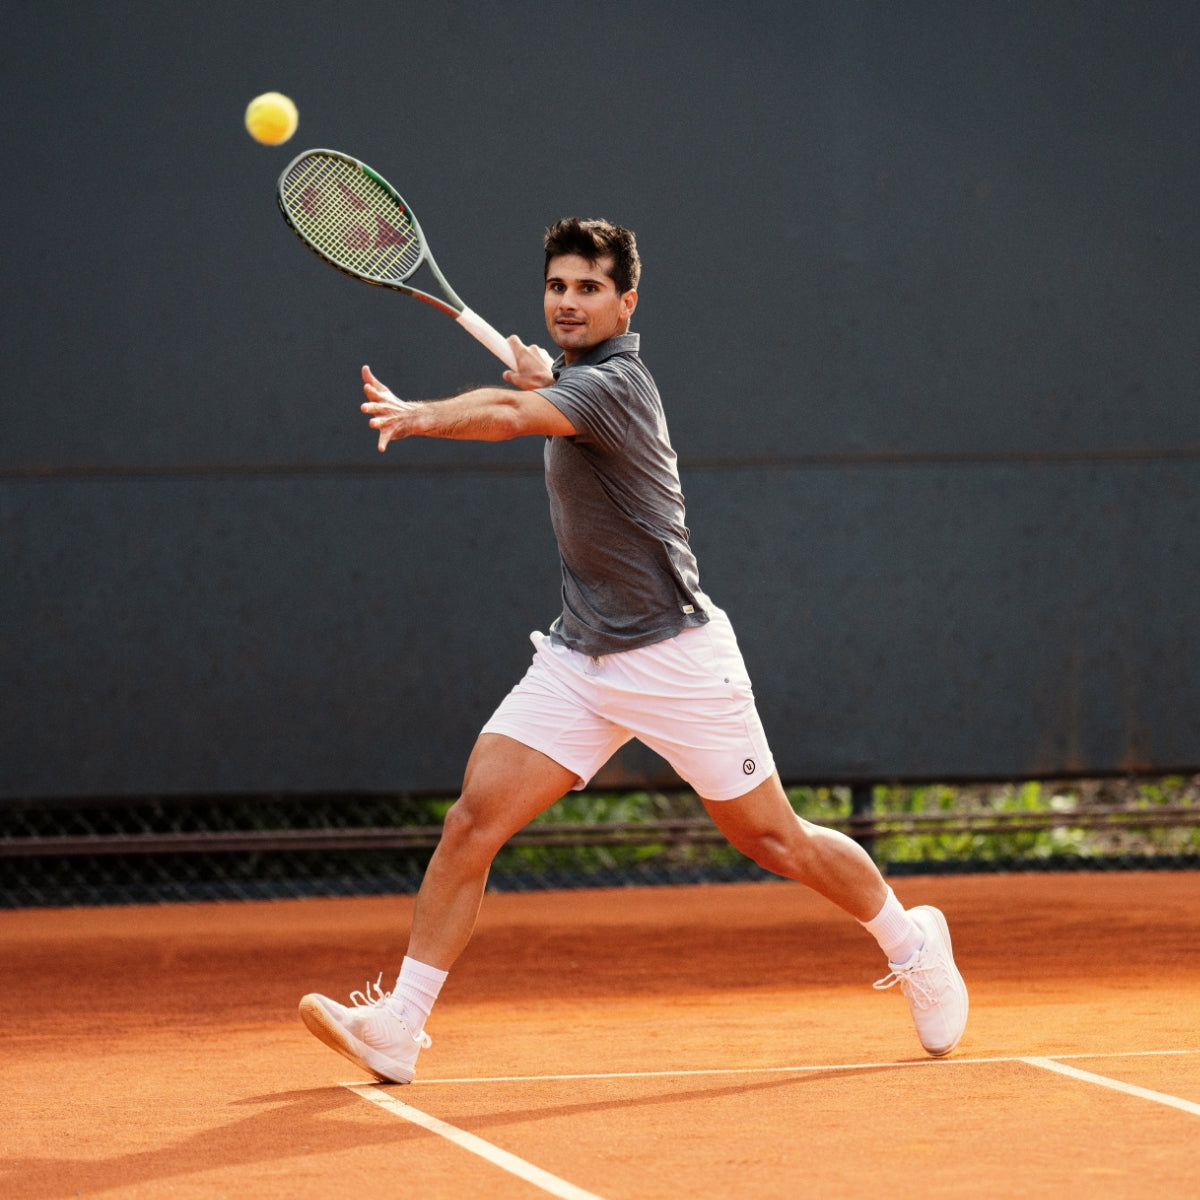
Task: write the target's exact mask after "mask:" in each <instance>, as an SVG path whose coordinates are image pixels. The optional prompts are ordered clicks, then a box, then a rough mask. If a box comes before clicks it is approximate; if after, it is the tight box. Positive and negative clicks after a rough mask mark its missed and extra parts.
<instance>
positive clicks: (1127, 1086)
mask: <svg viewBox="0 0 1200 1200" xmlns="http://www.w3.org/2000/svg"><path fill="white" fill-rule="evenodd" d="M1021 1062H1025V1063H1028V1064H1029V1065H1030V1066H1031V1067H1041V1068H1042V1069H1043V1070H1045V1071H1057V1072H1058V1073H1059V1074H1060V1075H1066V1076H1068V1077H1069V1078H1071V1079H1082V1080H1083V1081H1084V1083H1094V1084H1097V1085H1098V1086H1100V1087H1106V1088H1112V1090H1113V1091H1114V1092H1124V1093H1125V1094H1126V1095H1128V1096H1136V1097H1137V1098H1138V1099H1139V1100H1153V1101H1154V1102H1155V1103H1156V1104H1167V1105H1170V1107H1171V1108H1179V1109H1182V1110H1183V1111H1184V1112H1185V1113H1191V1114H1192V1116H1194V1117H1200V1104H1196V1103H1195V1102H1194V1101H1192V1100H1182V1099H1180V1098H1179V1097H1178V1096H1170V1095H1168V1094H1167V1093H1166V1092H1152V1091H1151V1090H1150V1089H1149V1088H1144V1087H1138V1086H1137V1084H1134V1083H1122V1082H1121V1081H1120V1080H1119V1079H1110V1078H1109V1077H1108V1076H1107V1075H1093V1074H1092V1072H1091V1071H1081V1070H1079V1068H1078V1067H1068V1066H1067V1065H1066V1064H1065V1063H1060V1062H1055V1061H1054V1059H1052V1058H1023V1059H1021Z"/></svg>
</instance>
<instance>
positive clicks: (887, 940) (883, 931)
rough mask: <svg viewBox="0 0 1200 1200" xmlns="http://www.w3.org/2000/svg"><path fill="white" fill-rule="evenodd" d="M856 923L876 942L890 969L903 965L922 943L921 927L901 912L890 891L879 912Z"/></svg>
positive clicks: (901, 906) (900, 905)
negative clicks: (890, 965) (889, 964)
mask: <svg viewBox="0 0 1200 1200" xmlns="http://www.w3.org/2000/svg"><path fill="white" fill-rule="evenodd" d="M859 924H860V925H861V926H862V927H863V928H864V929H865V930H866V931H867V932H868V933H869V934H870V935H871V936H872V937H873V938H874V939H875V940H876V941H877V942H878V943H879V948H880V949H881V950H882V951H883V952H884V954H886V955H887V956H888V962H890V963H891V964H892V965H893V966H897V967H899V966H903V965H904V964H905V963H906V962H908V960H909V959H910V958H912V956H913V955H914V954H916V952H917V951H918V950H920V948H921V947H922V946H923V945H924V944H925V935H924V933H922V932H921V927H920V926H919V925H918V924H917V923H916V921H914V920H913V919H912V917H910V916H909V915H908V913H907V912H905V911H904V905H903V904H901V903H900V901H899V900H897V899H896V893H895V892H893V891H892V889H891V888H888V893H887V899H886V900H885V901H884V902H883V907H882V908H881V909H880V910H879V912H878V913H877V914H876V915H875V916H874V917H872V918H871V920H869V921H860V922H859Z"/></svg>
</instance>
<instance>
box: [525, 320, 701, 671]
mask: <svg viewBox="0 0 1200 1200" xmlns="http://www.w3.org/2000/svg"><path fill="white" fill-rule="evenodd" d="M639 343H640V337H639V335H638V334H636V333H625V334H619V335H618V336H616V337H613V338H610V339H609V340H608V341H606V342H602V343H601V344H600V345H599V346H594V347H593V348H592V349H591V350H589V351H588V352H587V353H586V354H584V355H583V356H581V357H580V358H577V359H576V360H575V361H574V362H573V363H572V364H571V365H570V366H564V365H563V360H562V357H561V356H560V357H559V358H558V360H557V361H556V362H555V363H554V374H555V379H556V382H555V383H554V384H553V385H552V386H550V387H546V388H539V389H538V392H539V395H542V396H545V397H546V399H547V400H549V401H550V403H551V404H553V405H554V407H555V408H557V409H558V410H559V411H560V412H561V413H563V414H564V415H565V416H567V417H568V418H569V419H570V421H571V423H572V424H573V425H574V426H575V429H576V434H575V436H574V437H551V438H547V439H546V453H545V458H546V489H547V491H548V492H549V493H550V519H551V522H552V523H553V525H554V535H555V537H556V538H557V539H558V552H559V558H560V560H561V563H562V581H563V584H562V595H563V611H562V614H561V615H560V616H559V617H558V618H557V620H555V622H554V624H553V625H552V626H551V627H550V634H551V636H552V637H553V638H554V639H555V640H556V641H559V642H562V643H564V644H565V645H567V646H570V647H571V648H572V649H574V650H579V651H581V652H582V653H584V654H590V655H595V656H599V655H602V654H612V653H614V652H616V651H619V650H633V649H636V648H637V647H639V646H648V645H650V644H652V643H654V642H659V641H663V640H665V639H666V638H669V637H674V636H675V634H677V633H678V632H679V631H680V630H681V629H685V628H687V627H688V626H691V625H701V624H703V623H704V622H705V621H707V620H708V616H707V614H705V613H704V611H703V609H702V605H701V600H700V599H699V598H698V596H699V589H700V577H699V571H698V569H697V566H696V559H695V556H694V555H693V554H692V551H691V548H690V547H689V545H688V531H687V527H686V526H685V524H684V520H685V515H684V505H683V493H682V491H681V490H680V486H679V472H678V468H677V465H676V459H675V451H674V450H673V449H672V448H671V442H670V438H669V436H668V434H667V422H666V417H665V415H664V414H663V406H662V400H661V399H660V398H659V394H658V388H657V387H656V386H655V384H654V380H653V379H652V378H651V376H650V372H649V371H647V370H646V367H645V365H644V364H643V363H642V360H641V358H640V357H639V355H638V347H639Z"/></svg>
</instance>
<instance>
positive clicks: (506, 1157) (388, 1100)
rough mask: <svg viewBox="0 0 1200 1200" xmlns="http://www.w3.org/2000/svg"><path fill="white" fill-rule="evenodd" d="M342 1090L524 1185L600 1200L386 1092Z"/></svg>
mask: <svg viewBox="0 0 1200 1200" xmlns="http://www.w3.org/2000/svg"><path fill="white" fill-rule="evenodd" d="M342 1087H344V1088H347V1089H348V1090H349V1091H352V1092H353V1093H354V1094H355V1095H356V1096H361V1097H362V1098H363V1099H364V1100H369V1101H370V1102H371V1103H372V1104H378V1105H379V1107H380V1108H386V1109H387V1110H388V1112H390V1113H394V1114H395V1115H396V1116H398V1117H402V1118H403V1119H404V1120H405V1121H411V1122H412V1124H414V1125H419V1126H420V1127H421V1128H422V1129H427V1130H429V1132H430V1133H436V1134H437V1135H438V1137H444V1138H445V1139H446V1140H447V1141H449V1142H453V1143H454V1144H455V1145H456V1146H461V1147H462V1148H463V1149H464V1150H468V1151H470V1152H471V1153H472V1154H477V1155H479V1157H480V1158H482V1159H485V1160H486V1161H487V1162H490V1163H491V1164H492V1165H493V1166H497V1167H499V1168H500V1169H501V1170H504V1171H508V1172H509V1173H510V1174H512V1175H516V1176H517V1178H518V1179H524V1180H525V1182H526V1183H532V1184H533V1185H534V1187H539V1188H541V1189H542V1191H544V1192H548V1193H549V1194H550V1195H551V1196H558V1197H560V1198H561V1200H601V1197H600V1196H597V1195H596V1194H595V1192H585V1191H584V1190H583V1188H581V1187H576V1186H575V1185H574V1184H573V1183H568V1182H567V1181H566V1180H565V1179H560V1178H559V1177H558V1176H557V1175H551V1174H550V1172H549V1171H543V1170H542V1168H541V1167H535V1166H534V1165H533V1163H530V1162H526V1161H525V1160H524V1159H523V1158H518V1157H517V1156H516V1155H515V1154H509V1152H508V1151H507V1150H501V1149H500V1147H499V1146H493V1145H492V1143H491V1142H485V1141H484V1140H483V1138H481V1137H476V1136H475V1134H473V1133H468V1132H467V1131H466V1130H465V1129H459V1128H458V1127H457V1126H456V1125H448V1124H447V1123H446V1122H445V1121H439V1120H438V1118H437V1117H431V1116H430V1115H429V1114H428V1113H424V1112H422V1111H421V1110H420V1109H419V1108H413V1106H412V1105H411V1104H405V1103H404V1102H403V1101H401V1100H397V1099H396V1098H395V1096H390V1095H388V1093H387V1092H384V1091H380V1090H379V1089H378V1088H376V1087H373V1086H372V1085H371V1084H369V1083H343V1084H342Z"/></svg>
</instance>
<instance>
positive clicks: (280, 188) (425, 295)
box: [275, 148, 516, 370]
mask: <svg viewBox="0 0 1200 1200" xmlns="http://www.w3.org/2000/svg"><path fill="white" fill-rule="evenodd" d="M314 158H333V159H338V160H340V161H341V162H344V163H346V164H347V165H349V166H351V167H353V168H354V169H355V170H357V171H358V172H359V173H360V174H362V175H364V176H365V177H366V178H367V179H369V180H371V182H373V183H375V184H377V185H378V186H379V187H381V188H382V189H383V190H384V192H386V193H387V195H388V196H389V197H390V198H391V200H392V201H393V202H394V203H395V204H396V205H397V206H398V207H399V208H400V210H401V211H402V212H403V214H404V218H405V221H406V222H407V224H408V225H410V226H411V227H412V231H413V233H415V234H416V238H417V242H418V244H419V245H420V250H421V252H420V254H419V255H418V257H417V260H416V262H415V263H413V265H412V266H411V267H410V268H409V269H408V270H407V271H405V272H404V273H403V274H401V275H394V276H387V277H384V276H380V275H370V274H368V273H366V272H365V271H359V270H357V269H356V268H354V267H352V266H349V265H348V264H346V263H344V262H339V261H338V260H337V259H336V258H335V257H333V255H331V254H330V253H328V252H327V251H326V250H324V249H322V247H321V246H319V245H318V244H317V243H316V242H314V241H313V240H312V239H311V238H310V237H309V236H308V235H307V234H306V233H304V231H303V230H302V229H301V228H300V226H299V225H298V224H297V223H296V221H295V220H293V219H292V214H291V212H290V211H289V208H288V203H287V201H286V200H285V198H284V184H285V181H286V180H287V179H288V177H289V176H290V175H291V174H292V173H293V171H294V170H295V169H296V168H297V167H298V166H299V165H300V164H301V163H302V162H303V161H304V160H305V159H314ZM275 199H276V201H277V202H278V204H279V211H280V212H281V213H282V214H283V219H284V220H285V221H286V222H287V224H288V227H289V228H290V229H291V230H292V232H293V233H294V234H295V235H296V236H297V237H298V238H299V239H300V240H301V241H302V242H303V243H304V244H305V245H306V246H307V247H308V248H309V249H310V250H311V251H312V252H313V253H314V254H315V255H317V257H318V258H321V259H323V260H324V261H325V262H327V263H328V264H329V265H330V266H331V267H333V268H335V269H336V270H338V271H341V272H342V274H343V275H349V276H350V277H351V278H352V279H360V280H362V282H363V283H369V284H372V285H373V286H375V287H383V288H390V289H391V290H392V291H395V292H402V293H403V294H404V295H406V296H411V297H412V298H413V299H414V300H420V301H422V302H423V303H425V304H429V305H432V307H434V308H436V309H437V310H438V311H439V312H443V313H445V314H446V315H447V316H451V317H453V318H454V319H455V320H456V321H457V322H458V323H459V324H460V325H461V326H462V327H463V328H464V329H465V330H467V332H468V333H470V334H471V335H472V336H473V337H475V338H477V339H478V340H479V341H480V342H482V343H483V345H485V346H486V347H487V348H488V349H489V350H490V351H491V352H492V353H493V354H494V355H496V357H497V358H499V359H501V360H502V361H503V362H504V363H506V364H507V365H508V366H509V367H510V368H512V369H513V370H515V369H516V359H515V358H514V356H513V352H512V348H511V347H510V346H509V344H508V341H507V339H506V338H505V337H504V336H503V335H502V334H500V333H499V332H498V331H497V330H496V329H495V328H493V327H492V326H491V325H489V324H488V322H487V321H485V320H484V319H483V318H482V317H481V316H480V315H479V314H478V313H476V312H473V311H472V310H471V309H470V308H468V307H467V305H466V304H465V303H464V302H463V300H462V298H461V297H460V296H459V295H458V293H457V292H456V291H455V290H454V289H453V288H452V287H451V286H450V284H449V281H448V280H447V279H446V277H445V275H443V274H442V272H441V268H439V267H438V265H437V262H436V261H435V260H434V257H433V254H432V253H431V252H430V249H429V243H428V242H427V241H426V239H425V233H424V231H423V230H422V229H421V224H420V222H419V221H418V220H417V214H416V213H415V212H413V210H412V207H411V205H409V203H408V202H407V201H406V200H405V199H404V197H403V196H401V195H400V193H399V192H398V191H397V190H396V189H395V188H394V187H392V185H391V184H390V183H388V181H387V180H386V179H384V177H383V176H382V175H380V174H379V172H378V171H376V170H374V169H373V168H371V167H369V166H367V164H366V163H364V162H362V161H361V160H360V159H357V158H355V157H354V156H353V155H350V154H346V153H344V152H343V151H341V150H328V149H323V148H315V149H311V150H305V151H303V152H302V153H300V154H297V155H296V157H295V158H293V159H292V161H291V162H289V163H288V165H287V166H286V167H284V168H283V170H282V172H280V175H279V180H278V182H277V183H276V185H275ZM422 264H424V265H425V266H426V267H428V268H429V272H430V274H431V275H432V276H433V278H434V280H435V281H436V283H437V285H438V287H439V288H440V289H441V291H442V294H443V297H444V298H441V297H438V296H434V295H432V294H431V293H429V292H426V291H422V289H421V288H418V287H414V286H413V285H412V284H411V283H409V282H408V281H409V280H410V279H411V278H412V277H413V276H414V275H415V274H416V273H417V271H418V270H420V268H421V265H422Z"/></svg>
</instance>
